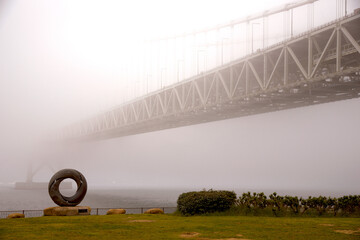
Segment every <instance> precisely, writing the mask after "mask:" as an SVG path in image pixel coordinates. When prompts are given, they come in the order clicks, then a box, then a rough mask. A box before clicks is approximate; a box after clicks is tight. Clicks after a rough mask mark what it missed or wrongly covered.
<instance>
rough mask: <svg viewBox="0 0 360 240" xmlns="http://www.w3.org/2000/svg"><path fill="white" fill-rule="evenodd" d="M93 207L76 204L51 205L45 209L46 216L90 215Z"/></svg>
mask: <svg viewBox="0 0 360 240" xmlns="http://www.w3.org/2000/svg"><path fill="white" fill-rule="evenodd" d="M90 212H91V208H90V207H87V206H85V207H83V206H76V207H50V208H46V209H44V216H79V215H90Z"/></svg>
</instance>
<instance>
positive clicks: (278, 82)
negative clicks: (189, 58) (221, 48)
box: [61, 14, 360, 140]
mask: <svg viewBox="0 0 360 240" xmlns="http://www.w3.org/2000/svg"><path fill="white" fill-rule="evenodd" d="M359 43H360V15H359V14H353V15H350V16H347V17H345V18H342V19H339V20H337V21H334V22H331V23H329V24H327V25H324V26H321V27H319V28H317V29H313V30H312V31H309V32H306V33H304V34H302V35H300V36H296V37H293V38H291V39H289V40H287V41H284V42H282V43H279V44H276V45H274V46H271V47H268V48H266V49H264V50H262V51H258V52H256V53H254V54H252V55H249V56H246V57H244V58H241V59H238V60H236V61H233V62H230V63H229V64H226V65H223V66H221V67H218V68H216V69H213V70H211V71H208V72H204V73H201V74H200V75H197V76H194V77H192V78H190V79H187V80H185V81H182V82H180V83H178V84H174V85H172V86H169V87H167V88H164V89H161V90H158V91H156V92H153V93H151V94H148V95H146V96H143V97H141V98H138V99H135V100H133V101H131V102H128V103H126V104H123V105H121V106H119V107H116V108H114V109H112V110H109V111H107V112H105V113H103V114H100V115H98V116H95V117H94V118H92V119H88V120H85V121H82V122H79V123H77V124H74V125H72V126H69V127H67V128H66V129H65V130H64V131H63V133H62V136H61V138H62V139H82V140H84V139H104V138H111V137H120V136H125V135H132V134H137V133H143V132H149V131H156V130H161V129H168V128H175V127H180V126H186V125H193V124H198V123H203V122H210V121H216V120H221V119H228V118H234V117H241V116H246V115H251V114H258V113H263V112H271V111H278V110H283V109H288V108H295V107H301V106H307V105H312V104H319V103H325V102H331V101H338V100H342V99H349V98H355V97H359V96H360V45H359Z"/></svg>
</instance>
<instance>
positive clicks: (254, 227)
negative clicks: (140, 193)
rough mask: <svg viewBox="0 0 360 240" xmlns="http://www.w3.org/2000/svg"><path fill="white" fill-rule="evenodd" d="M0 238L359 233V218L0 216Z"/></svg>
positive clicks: (200, 238) (326, 239) (326, 237)
mask: <svg viewBox="0 0 360 240" xmlns="http://www.w3.org/2000/svg"><path fill="white" fill-rule="evenodd" d="M0 239H76V240H79V239H127V240H130V239H194V240H208V239H228V240H236V239H238V240H241V239H253V240H255V239H259V240H260V239H274V240H275V239H276V240H280V239H286V240H289V239H293V240H298V239H299V240H300V239H304V240H305V239H306V240H309V239H320V240H321V239H323V240H332V239H339V240H340V239H341V240H346V239H360V218H296V217H293V218H291V217H280V218H276V217H253V216H194V217H182V216H176V215H145V214H144V215H140V214H139V215H111V216H75V217H39V218H28V219H0Z"/></svg>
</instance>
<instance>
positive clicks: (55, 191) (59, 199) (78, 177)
mask: <svg viewBox="0 0 360 240" xmlns="http://www.w3.org/2000/svg"><path fill="white" fill-rule="evenodd" d="M66 178H71V179H73V180H74V181H75V182H76V184H77V190H76V193H75V194H74V195H73V196H71V197H65V196H63V195H62V194H61V193H60V190H59V186H60V183H61V182H62V181H63V180H64V179H66ZM86 191H87V182H86V179H85V177H84V176H83V175H82V174H81V173H80V172H79V171H77V170H75V169H63V170H60V171H58V172H57V173H55V174H54V176H53V177H52V178H51V179H50V182H49V195H50V197H51V199H52V200H53V201H54V202H55V203H56V204H57V205H59V206H76V205H78V204H79V203H80V202H81V201H82V200H83V199H84V197H85V195H86Z"/></svg>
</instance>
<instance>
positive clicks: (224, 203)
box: [177, 189, 236, 215]
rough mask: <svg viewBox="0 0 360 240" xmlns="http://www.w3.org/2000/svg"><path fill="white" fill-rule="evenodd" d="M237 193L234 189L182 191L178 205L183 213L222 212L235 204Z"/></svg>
mask: <svg viewBox="0 0 360 240" xmlns="http://www.w3.org/2000/svg"><path fill="white" fill-rule="evenodd" d="M235 200H236V194H235V192H233V191H214V190H212V189H210V190H209V191H205V190H204V191H200V192H187V193H182V194H181V195H180V196H179V198H178V200H177V207H178V210H179V212H180V213H181V214H183V215H195V214H204V213H213V212H222V211H226V210H228V209H230V207H231V206H232V205H234V203H235Z"/></svg>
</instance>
